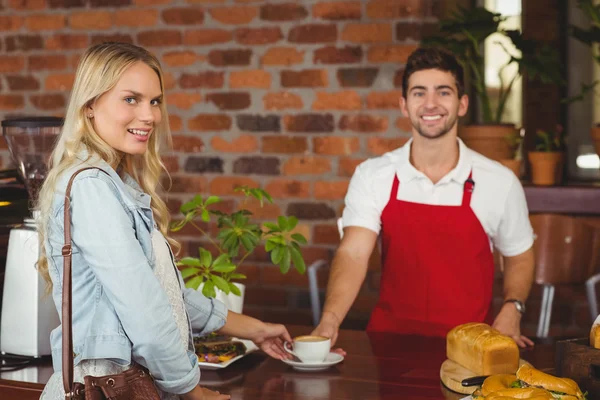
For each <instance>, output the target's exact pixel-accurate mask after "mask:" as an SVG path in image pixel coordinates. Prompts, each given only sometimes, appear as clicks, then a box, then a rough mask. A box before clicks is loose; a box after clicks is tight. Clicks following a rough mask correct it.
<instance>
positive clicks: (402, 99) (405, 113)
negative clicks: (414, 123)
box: [399, 96, 408, 118]
mask: <svg viewBox="0 0 600 400" xmlns="http://www.w3.org/2000/svg"><path fill="white" fill-rule="evenodd" d="M399 106H400V111H402V115H403V116H405V117H407V118H408V110H407V108H406V98H405V97H404V96H400V100H399Z"/></svg>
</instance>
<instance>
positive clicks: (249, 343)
mask: <svg viewBox="0 0 600 400" xmlns="http://www.w3.org/2000/svg"><path fill="white" fill-rule="evenodd" d="M231 340H235V341H238V342H242V343H244V345H246V352H245V353H244V354H240V355H239V356H237V357H233V358H232V359H231V360H229V361H225V362H222V363H209V362H201V361H198V366H199V367H200V369H223V368H227V367H228V366H229V365H230V364H232V363H234V362H236V361H237V360H239V359H240V358H242V357H244V356H246V355H248V354H250V353H252V352H254V351H256V350H258V347H256V345H255V344H254V342H252V341H251V340H243V339H236V338H232V339H231Z"/></svg>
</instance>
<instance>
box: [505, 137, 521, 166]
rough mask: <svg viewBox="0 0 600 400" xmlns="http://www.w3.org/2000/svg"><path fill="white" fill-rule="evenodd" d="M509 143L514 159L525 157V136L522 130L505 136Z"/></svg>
mask: <svg viewBox="0 0 600 400" xmlns="http://www.w3.org/2000/svg"><path fill="white" fill-rule="evenodd" d="M505 139H506V141H507V142H508V145H509V146H510V151H511V154H512V155H513V156H512V159H513V160H522V159H523V137H522V136H521V134H520V132H517V133H514V134H512V135H508V136H506V137H505Z"/></svg>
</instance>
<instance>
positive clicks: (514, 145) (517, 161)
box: [500, 130, 523, 178]
mask: <svg viewBox="0 0 600 400" xmlns="http://www.w3.org/2000/svg"><path fill="white" fill-rule="evenodd" d="M522 131H523V130H520V131H518V132H515V133H513V134H511V135H508V136H506V137H505V138H504V139H505V140H506V142H507V143H508V145H509V147H510V150H511V153H510V154H511V156H512V157H511V158H506V159H502V160H500V163H501V164H502V165H504V166H505V167H507V168H508V169H510V170H511V171H512V172H514V173H515V175H516V176H517V178H521V164H522V160H523V135H522Z"/></svg>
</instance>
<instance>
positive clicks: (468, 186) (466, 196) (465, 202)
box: [462, 170, 475, 207]
mask: <svg viewBox="0 0 600 400" xmlns="http://www.w3.org/2000/svg"><path fill="white" fill-rule="evenodd" d="M463 187H464V189H463V198H462V206H463V207H470V206H471V195H472V194H473V190H474V189H475V181H474V180H473V170H471V172H469V177H468V178H467V180H466V181H465V184H464V186H463Z"/></svg>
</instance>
